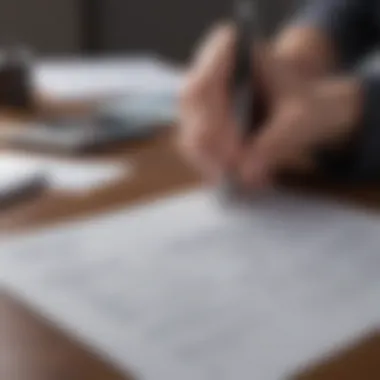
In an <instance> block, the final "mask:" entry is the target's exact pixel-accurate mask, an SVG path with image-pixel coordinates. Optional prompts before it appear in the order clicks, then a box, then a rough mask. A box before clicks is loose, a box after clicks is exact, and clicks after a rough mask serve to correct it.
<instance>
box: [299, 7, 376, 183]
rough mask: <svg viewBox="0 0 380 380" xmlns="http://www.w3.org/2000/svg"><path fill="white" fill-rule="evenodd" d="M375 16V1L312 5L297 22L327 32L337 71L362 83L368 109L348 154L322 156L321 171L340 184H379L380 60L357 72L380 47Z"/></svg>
mask: <svg viewBox="0 0 380 380" xmlns="http://www.w3.org/2000/svg"><path fill="white" fill-rule="evenodd" d="M375 17H376V1H375V0H312V1H308V2H307V3H306V5H305V6H304V7H302V8H301V9H300V12H299V13H298V14H297V16H296V18H295V20H294V21H295V22H296V23H304V24H305V25H310V26H314V27H316V28H319V29H321V30H322V31H323V32H324V33H326V35H327V36H328V37H329V38H331V40H332V42H333V43H334V45H335V48H336V49H337V53H338V58H339V64H340V65H339V68H340V69H342V70H344V71H346V70H347V71H348V72H349V73H350V74H352V75H356V76H357V77H359V78H361V83H362V90H363V92H362V93H363V96H364V110H363V119H362V121H361V125H360V128H358V133H357V134H356V135H355V136H354V138H353V140H352V142H351V144H350V146H349V148H348V149H346V151H345V152H343V153H342V152H340V153H339V154H337V153H336V152H326V151H325V152H323V153H322V154H319V155H318V158H319V159H320V164H321V169H322V170H323V171H324V172H325V173H327V174H329V175H331V176H332V177H333V178H335V179H339V180H346V181H373V180H376V181H377V180H379V179H380V59H379V60H378V62H377V63H378V65H374V66H372V68H369V69H364V70H363V69H357V67H358V63H360V61H361V60H363V59H364V58H365V56H366V55H367V54H368V53H370V52H371V51H372V50H374V48H375V47H376V46H377V45H378V42H379V41H378V40H379V35H378V32H377V31H376V27H375V23H376V19H375ZM376 66H377V67H376Z"/></svg>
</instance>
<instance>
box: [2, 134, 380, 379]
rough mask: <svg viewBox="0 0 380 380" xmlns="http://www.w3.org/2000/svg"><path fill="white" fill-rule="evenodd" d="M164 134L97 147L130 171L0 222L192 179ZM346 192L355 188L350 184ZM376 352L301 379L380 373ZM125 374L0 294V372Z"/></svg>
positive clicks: (74, 209) (40, 222) (140, 196)
mask: <svg viewBox="0 0 380 380" xmlns="http://www.w3.org/2000/svg"><path fill="white" fill-rule="evenodd" d="M170 140H171V138H170V133H167V134H164V135H163V136H160V137H158V138H157V139H155V140H154V141H152V142H149V143H147V144H135V145H131V146H121V147H114V149H112V150H111V151H109V152H103V153H102V155H104V156H107V157H113V158H115V159H117V160H130V161H132V162H133V164H134V165H135V167H136V176H135V177H134V178H133V179H126V180H124V181H121V182H120V183H118V184H116V185H114V186H111V187H109V188H105V189H101V190H98V191H96V192H94V193H92V194H90V195H89V196H86V197H74V196H67V195H63V194H58V193H48V194H46V195H44V196H42V197H40V198H39V199H36V200H35V201H32V202H29V203H28V204H25V205H20V206H19V207H17V209H13V210H11V211H7V212H5V213H4V214H2V215H1V216H0V228H2V229H4V230H8V231H11V232H13V233H18V232H20V230H23V229H31V228H32V229H33V228H40V227H43V226H44V225H47V224H49V225H51V224H52V223H58V222H63V221H66V220H70V219H72V218H78V217H86V216H89V215H93V214H94V213H98V212H103V211H106V210H109V209H117V208H118V207H121V206H124V205H126V204H131V203H135V202H138V201H143V200H146V199H147V198H152V197H157V196H160V195H163V194H165V193H170V192H172V191H178V190H180V189H182V188H189V187H191V186H197V185H198V184H199V178H198V177H197V176H196V175H195V174H194V173H193V172H192V171H191V170H190V169H189V168H188V167H187V166H186V165H185V164H184V163H183V162H182V161H181V160H180V159H179V157H178V155H177V154H176V153H175V149H174V148H173V145H172V144H171V142H170ZM351 192H352V193H355V195H357V194H356V190H353V191H351ZM347 193H349V192H347ZM371 194H372V193H371V192H370V193H368V196H365V198H366V199H371V197H370V195H371ZM372 195H376V194H372ZM375 198H376V196H375V197H374V199H375ZM379 357H380V338H379V339H375V338H371V339H370V341H369V342H368V343H367V342H366V343H365V344H363V345H362V346H360V347H359V348H358V349H355V350H354V351H353V353H350V354H348V355H345V356H344V357H343V358H342V359H340V358H338V359H336V360H333V361H331V362H328V363H326V364H323V365H322V366H321V367H319V368H317V369H312V370H308V371H306V372H307V374H304V375H302V376H301V377H299V380H375V379H380V365H379V364H378V358H379ZM363 366H364V368H366V366H369V367H370V371H369V370H367V371H366V372H363ZM363 373H365V375H364V377H363V376H362V375H363ZM126 378H127V377H126V376H123V375H121V374H120V373H118V371H117V369H115V368H113V367H112V366H111V365H110V364H109V363H106V362H105V361H104V360H103V359H102V358H99V357H97V356H95V355H93V354H91V349H90V348H86V347H83V346H82V344H81V343H80V342H76V341H73V340H72V339H69V338H68V337H66V336H64V335H63V334H62V333H61V332H59V331H58V330H57V329H56V328H55V327H54V326H51V325H50V324H49V322H48V321H45V320H42V319H40V318H39V317H38V316H36V315H34V314H33V313H31V312H30V311H29V310H27V309H26V308H25V307H24V306H23V305H22V304H19V303H17V301H16V300H14V299H12V298H11V297H9V296H8V295H6V294H0V379H1V380H121V379H126ZM237 380H238V379H237ZM255 380H256V379H255ZM257 380H260V379H257Z"/></svg>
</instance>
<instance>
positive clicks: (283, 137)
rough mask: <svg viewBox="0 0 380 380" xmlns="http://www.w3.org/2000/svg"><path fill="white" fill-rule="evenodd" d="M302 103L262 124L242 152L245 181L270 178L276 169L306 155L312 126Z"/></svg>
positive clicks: (259, 180)
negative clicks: (259, 130) (301, 105)
mask: <svg viewBox="0 0 380 380" xmlns="http://www.w3.org/2000/svg"><path fill="white" fill-rule="evenodd" d="M309 122H310V121H309V120H308V119H307V118H306V117H305V110H303V109H302V107H294V109H291V110H290V109H289V110H288V111H287V112H286V113H279V114H277V115H275V116H274V118H273V119H272V120H271V121H269V122H268V124H267V125H265V126H263V128H262V133H260V134H259V135H258V136H257V137H256V138H255V139H253V141H252V142H251V144H250V146H249V148H248V149H247V151H246V152H245V154H244V156H243V161H242V164H241V168H240V174H241V176H242V179H243V181H244V182H246V183H255V182H261V181H263V179H264V178H267V179H271V178H273V177H274V175H275V174H276V172H277V171H279V170H281V169H283V168H287V167H289V166H290V165H292V164H294V162H295V161H297V159H298V158H299V157H305V156H306V155H307V152H308V151H309V149H310V146H311V144H312V141H313V137H314V136H313V128H310V126H309V125H308V124H309Z"/></svg>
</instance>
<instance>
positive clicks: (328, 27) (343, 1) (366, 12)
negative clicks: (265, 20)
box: [293, 0, 377, 69]
mask: <svg viewBox="0 0 380 380" xmlns="http://www.w3.org/2000/svg"><path fill="white" fill-rule="evenodd" d="M375 2H376V0H306V1H305V4H304V5H303V6H302V7H301V8H300V10H299V11H298V12H297V15H296V17H295V19H294V20H293V21H294V22H295V23H300V24H305V25H310V26H314V27H316V28H318V29H320V30H321V31H322V32H324V33H325V34H326V35H327V37H329V38H330V39H331V40H332V42H333V44H334V45H335V48H336V51H337V53H338V54H337V55H338V59H339V66H340V67H341V68H342V69H350V68H353V67H354V65H355V64H356V63H357V62H358V61H359V60H360V59H361V58H363V56H364V55H366V54H367V53H368V52H369V51H370V50H371V49H372V48H373V47H374V46H375V44H376V43H377V30H376V25H375V18H374V14H375V12H374V11H375V8H376V7H375Z"/></svg>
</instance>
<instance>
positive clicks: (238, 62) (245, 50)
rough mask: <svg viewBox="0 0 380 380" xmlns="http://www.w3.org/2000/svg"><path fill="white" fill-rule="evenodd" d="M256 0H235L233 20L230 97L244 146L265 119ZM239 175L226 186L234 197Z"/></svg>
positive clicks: (229, 179)
mask: <svg viewBox="0 0 380 380" xmlns="http://www.w3.org/2000/svg"><path fill="white" fill-rule="evenodd" d="M255 5H256V4H255V2H254V0H234V12H233V13H234V17H233V22H234V24H235V28H236V33H237V39H236V47H235V49H236V50H235V67H234V74H233V77H232V83H231V89H230V90H231V97H232V101H233V105H234V112H235V120H236V122H237V126H238V128H239V131H238V133H239V139H240V140H241V142H242V143H244V142H245V141H247V139H249V137H250V136H252V134H253V133H254V132H255V131H256V130H257V129H258V127H259V126H260V124H261V121H262V120H261V119H262V110H263V107H262V97H261V94H259V84H258V81H257V77H256V76H255V63H254V54H255V51H257V49H256V50H255V44H256V42H257V41H258V40H259V38H260V37H261V33H260V30H259V25H258V14H257V8H256V6H255ZM239 187H240V186H239V181H238V180H237V178H236V173H233V172H232V173H229V174H228V175H227V177H226V178H225V181H224V183H223V186H222V188H223V190H224V191H223V193H225V194H226V195H227V196H228V197H230V196H233V197H235V196H236V195H238V194H239V193H240V191H239V190H240V188H239Z"/></svg>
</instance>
